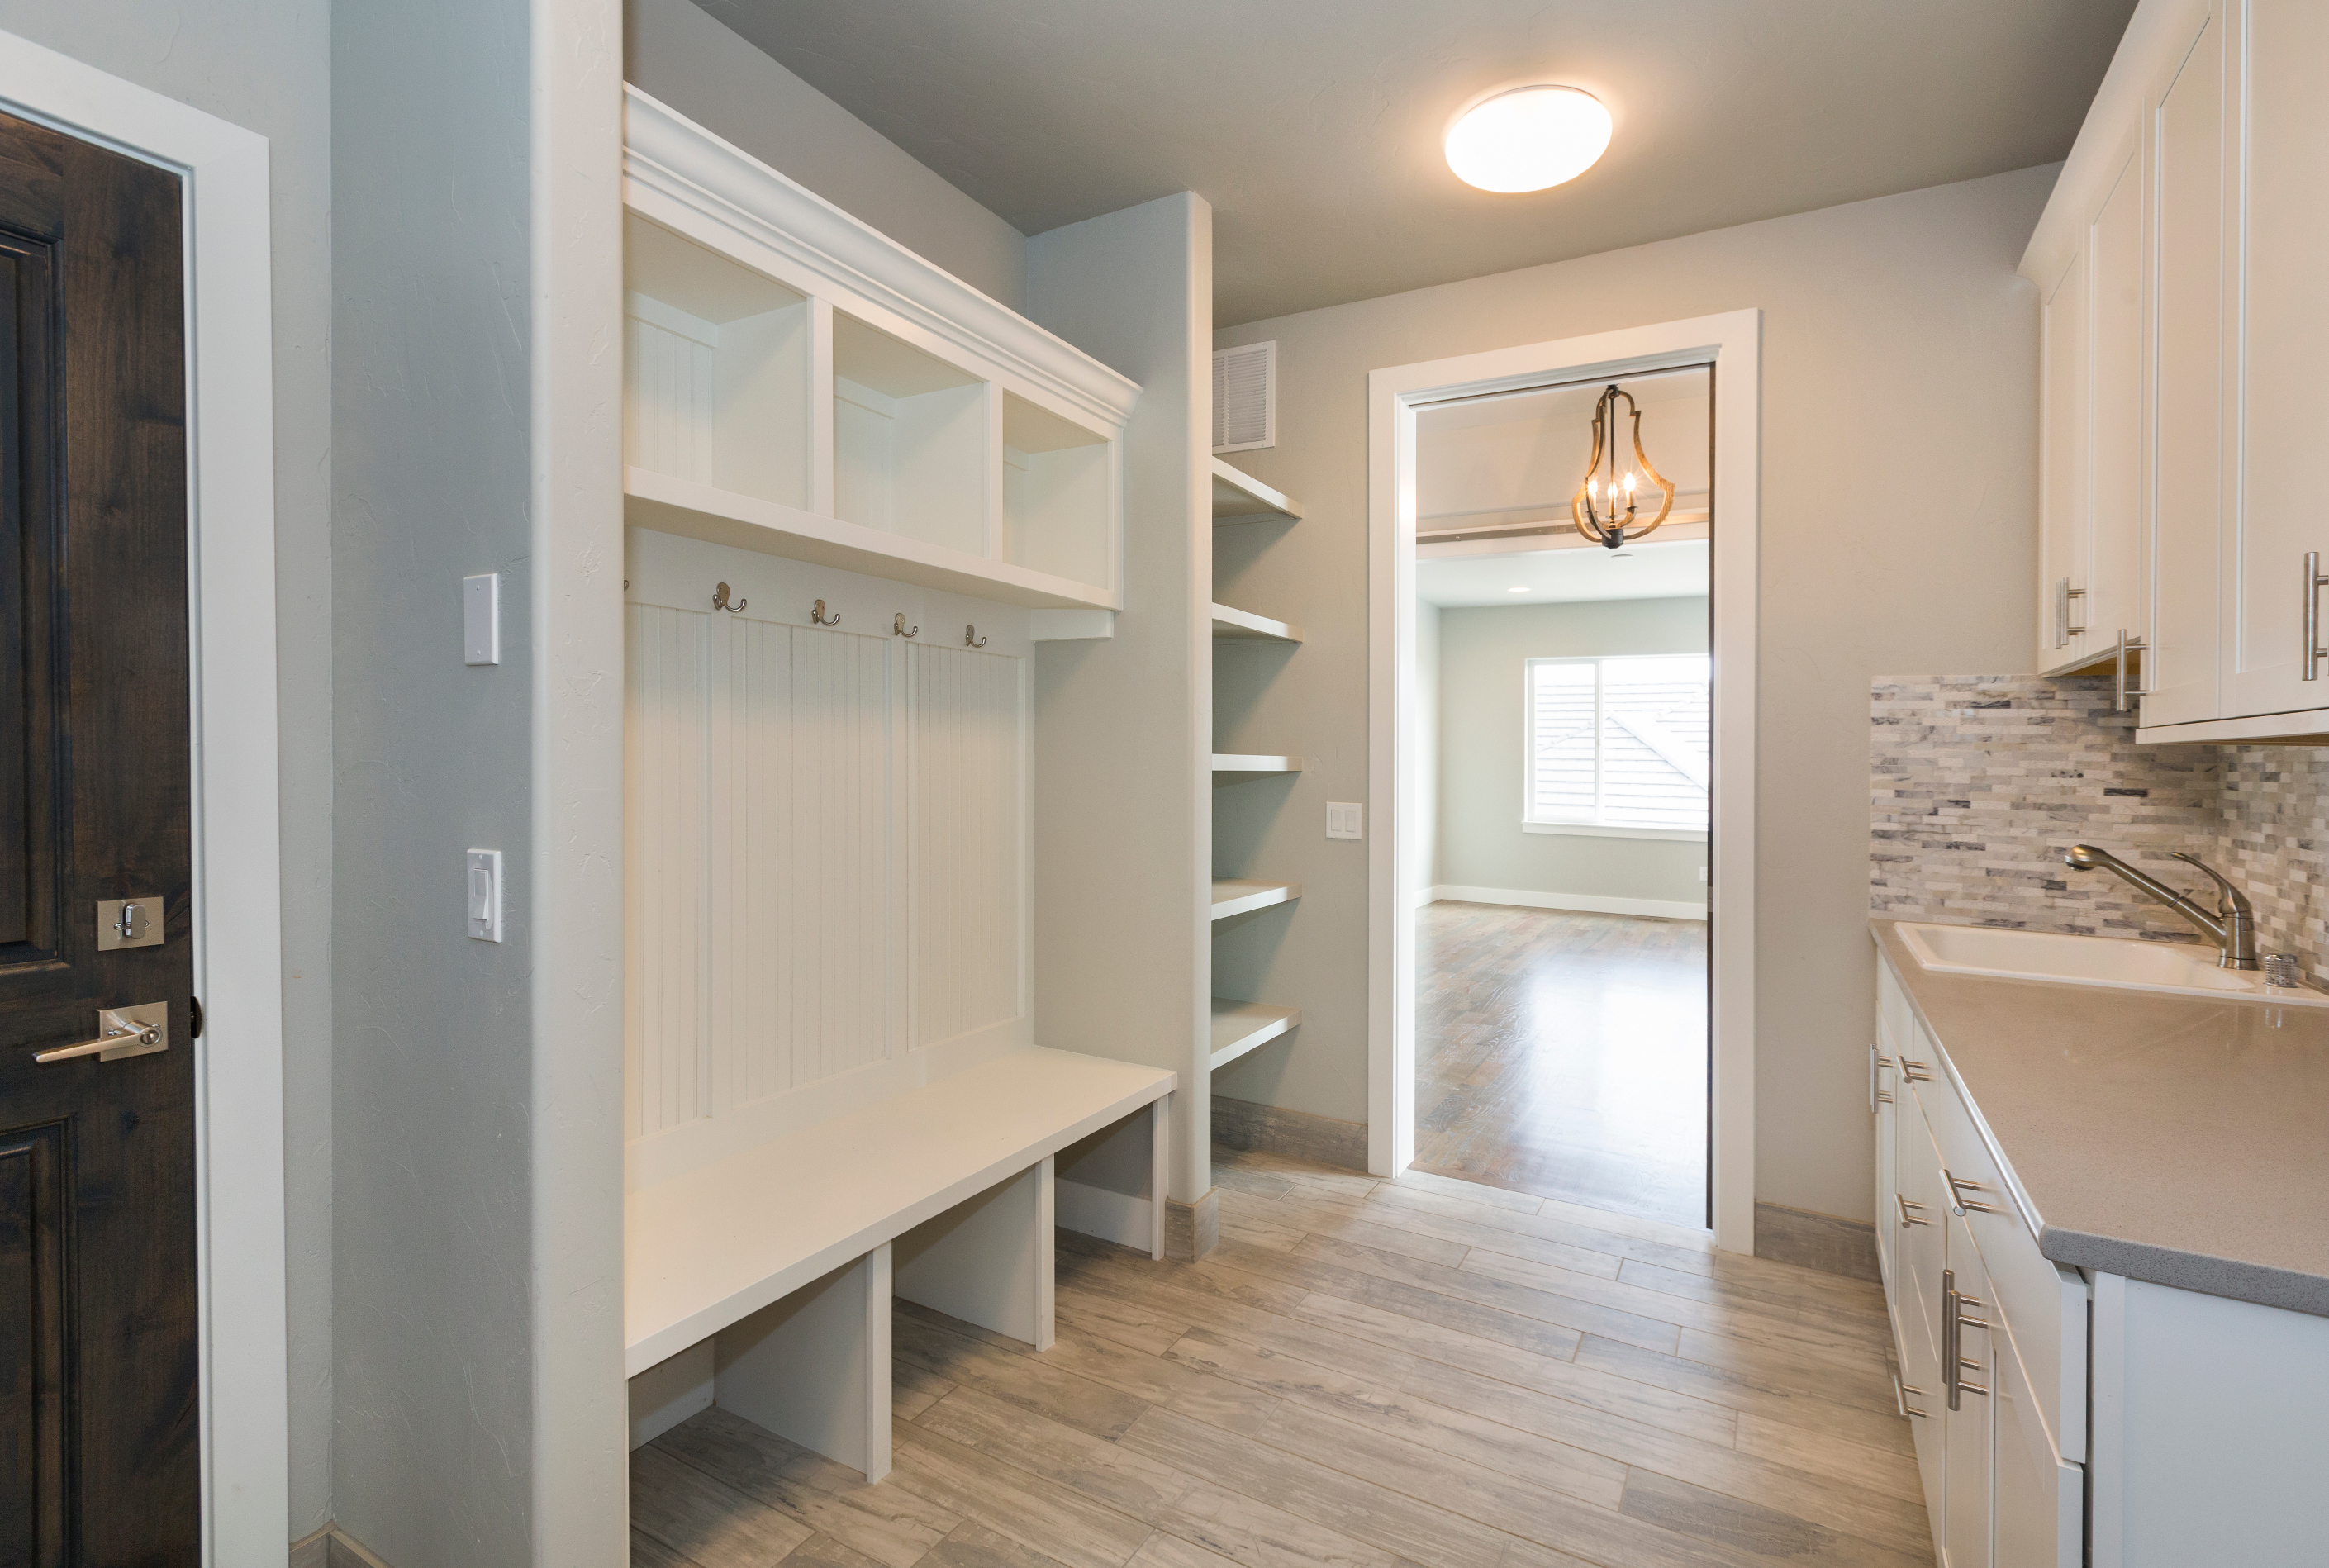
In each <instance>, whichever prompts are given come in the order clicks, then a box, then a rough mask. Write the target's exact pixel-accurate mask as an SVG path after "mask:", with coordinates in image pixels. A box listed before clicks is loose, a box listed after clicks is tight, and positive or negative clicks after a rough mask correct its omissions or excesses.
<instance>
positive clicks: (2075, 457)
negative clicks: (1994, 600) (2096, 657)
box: [2037, 253, 2107, 670]
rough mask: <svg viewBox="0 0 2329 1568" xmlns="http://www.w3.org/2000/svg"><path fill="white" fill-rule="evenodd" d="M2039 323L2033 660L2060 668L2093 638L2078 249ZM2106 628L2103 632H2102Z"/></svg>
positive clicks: (2083, 300)
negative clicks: (2089, 615)
mask: <svg viewBox="0 0 2329 1568" xmlns="http://www.w3.org/2000/svg"><path fill="white" fill-rule="evenodd" d="M2044 309H2045V319H2044V322H2043V324H2042V326H2041V329H2040V332H2041V335H2040V353H2041V358H2042V360H2043V361H2044V364H2043V365H2042V366H2041V370H2040V375H2041V378H2042V382H2041V392H2040V404H2039V407H2040V426H2039V441H2038V457H2039V464H2040V467H2041V468H2042V470H2043V477H2042V478H2041V481H2040V488H2039V496H2040V500H2041V511H2040V521H2039V532H2038V568H2039V581H2040V583H2041V589H2042V592H2041V599H2040V602H2039V605H2038V664H2037V667H2038V668H2039V669H2041V670H2051V669H2059V668H2060V667H2061V666H2064V665H2068V664H2075V663H2077V662H2079V660H2080V659H2082V658H2083V657H2084V656H2085V655H2086V652H2087V646H2088V644H2089V642H2090V641H2092V640H2093V639H2092V638H2090V637H2089V635H2088V634H2087V632H2086V631H2085V630H2083V629H2081V628H2085V627H2086V626H2087V618H2086V616H2085V614H2084V613H2083V611H2084V609H2085V608H2086V604H2085V601H2086V592H2087V581H2086V579H2087V563H2086V562H2085V561H2084V560H2083V559H2081V557H2082V556H2083V554H2084V551H2083V550H2082V548H2081V545H2082V543H2083V542H2084V541H2085V540H2086V538H2087V536H2088V520H2087V505H2088V492H2087V484H2088V468H2089V458H2090V453H2089V425H2088V412H2087V410H2088V389H2089V383H2090V380H2091V372H2090V368H2089V363H2088V358H2087V316H2088V295H2087V258H2086V256H2085V255H2084V254H2083V253H2082V254H2080V255H2079V256H2076V257H2073V258H2072V259H2071V261H2070V266H2069V267H2068V268H2066V269H2064V270H2063V273H2062V276H2061V277H2060V279H2056V281H2055V284H2054V287H2053V288H2052V290H2051V292H2050V293H2048V295H2047V296H2046V303H2045V307H2044ZM2106 635H2107V634H2106Z"/></svg>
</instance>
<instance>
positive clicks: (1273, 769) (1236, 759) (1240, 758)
mask: <svg viewBox="0 0 2329 1568" xmlns="http://www.w3.org/2000/svg"><path fill="white" fill-rule="evenodd" d="M1301 771H1302V759H1301V758H1299V757H1261V756H1256V755H1253V754H1251V753H1249V752H1242V751H1216V752H1214V753H1213V788H1214V789H1220V788H1221V786H1222V785H1224V784H1242V783H1244V782H1245V781H1246V780H1247V779H1274V778H1277V777H1278V776H1279V775H1281V774H1286V773H1299V772H1301Z"/></svg>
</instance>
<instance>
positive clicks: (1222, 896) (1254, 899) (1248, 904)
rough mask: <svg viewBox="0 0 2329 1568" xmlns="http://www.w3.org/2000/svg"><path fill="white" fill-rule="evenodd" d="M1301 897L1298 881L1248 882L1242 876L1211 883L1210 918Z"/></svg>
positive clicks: (1291, 900) (1247, 911) (1245, 911)
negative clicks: (1211, 912)
mask: <svg viewBox="0 0 2329 1568" xmlns="http://www.w3.org/2000/svg"><path fill="white" fill-rule="evenodd" d="M1301 896H1302V884H1301V883H1298V882H1252V881H1249V880H1247V879H1245V878H1242V877H1231V878H1216V879H1215V880H1214V882H1213V918H1214V919H1215V920H1217V921H1223V920H1227V919H1229V918H1230V916H1231V915H1241V914H1246V913H1249V912H1251V911H1254V910H1258V909H1268V907H1269V906H1270V905H1272V904H1278V903H1291V902H1294V901H1295V900H1296V899H1297V898H1300V897H1301Z"/></svg>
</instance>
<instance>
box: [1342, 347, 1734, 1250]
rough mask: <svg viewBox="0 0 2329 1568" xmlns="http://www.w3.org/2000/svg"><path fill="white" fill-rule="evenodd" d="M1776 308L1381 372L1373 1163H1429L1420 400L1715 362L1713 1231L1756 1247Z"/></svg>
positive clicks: (1373, 545) (1372, 486) (1371, 758)
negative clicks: (1766, 451) (1764, 682)
mask: <svg viewBox="0 0 2329 1568" xmlns="http://www.w3.org/2000/svg"><path fill="white" fill-rule="evenodd" d="M1761 350H1762V312H1760V311H1759V310H1734V311H1730V312H1727V313H1725V314H1723V315H1720V316H1698V317H1695V318H1693V319H1691V320H1688V321H1670V322H1664V323H1662V324H1660V325H1657V326H1639V327H1629V328H1627V329H1625V330H1623V331H1618V332H1602V333H1595V334H1593V335H1589V336H1585V337H1571V338H1563V339H1561V340H1559V341H1556V342H1552V343H1539V344H1531V345H1524V346H1522V347H1517V348H1504V349H1495V350H1492V351H1490V352H1488V353H1485V354H1461V355H1458V356H1457V357H1455V358H1451V359H1440V360H1429V361H1426V362H1424V363H1421V364H1407V365H1397V366H1393V367H1391V368H1389V369H1384V370H1377V371H1373V372H1371V373H1369V374H1368V377H1367V421H1368V423H1367V551H1368V574H1367V596H1368V612H1367V613H1368V628H1367V630H1368V645H1367V646H1368V656H1367V657H1368V670H1367V676H1368V681H1367V686H1368V690H1367V706H1368V723H1367V730H1368V782H1369V789H1370V793H1371V794H1372V796H1373V798H1374V800H1375V811H1376V820H1377V821H1379V822H1383V823H1387V824H1389V826H1390V831H1389V832H1386V833H1379V834H1377V835H1376V836H1375V838H1374V841H1373V843H1372V844H1371V845H1369V846H1368V862H1367V870H1368V901H1367V902H1368V914H1367V1167H1368V1168H1369V1169H1370V1170H1371V1171H1372V1172H1373V1173H1374V1174H1376V1175H1378V1176H1390V1175H1393V1174H1395V1173H1397V1172H1399V1171H1402V1170H1405V1169H1406V1168H1407V1167H1408V1165H1409V1164H1410V1162H1411V1161H1412V1160H1413V1159H1414V1157H1415V977H1414V969H1415V923H1414V919H1413V912H1414V909H1415V905H1416V902H1417V899H1418V897H1419V894H1421V893H1424V892H1425V891H1426V890H1424V889H1423V888H1421V887H1419V886H1416V885H1413V884H1414V882H1415V874H1414V869H1413V867H1411V866H1410V864H1409V863H1408V860H1407V857H1406V855H1405V853H1404V850H1403V847H1402V846H1403V845H1405V844H1407V843H1409V842H1410V841H1411V836H1412V835H1413V834H1414V833H1415V832H1416V831H1417V830H1418V825H1417V824H1415V823H1413V822H1411V821H1410V820H1409V817H1410V816H1411V814H1412V812H1413V810H1414V808H1415V800H1414V796H1413V793H1412V792H1411V791H1410V790H1409V789H1406V788H1405V785H1404V780H1402V779H1401V778H1400V758H1401V757H1402V756H1404V755H1405V754H1406V751H1407V747H1406V745H1405V741H1406V739H1407V725H1408V723H1409V722H1410V720H1409V715H1410V713H1411V711H1412V701H1411V694H1410V693H1409V692H1408V691H1407V689H1406V683H1407V679H1408V672H1409V671H1410V669H1411V667H1412V666H1413V662H1414V661H1413V650H1414V647H1415V411H1416V409H1417V408H1418V407H1419V406H1420V405H1422V404H1424V403H1428V402H1432V401H1438V400H1440V399H1444V398H1448V397H1456V396H1465V395H1470V394H1476V393H1480V392H1498V391H1506V390H1513V389H1517V388H1521V387H1526V386H1532V385H1541V384H1543V383H1548V382H1557V381H1581V380H1587V379H1598V378H1599V377H1602V376H1617V375H1638V374H1641V373H1645V372H1647V371H1652V370H1659V369H1664V368H1668V367H1672V366H1676V365H1684V364H1709V363H1711V364H1713V365H1714V366H1715V374H1714V423H1715V430H1716V439H1715V443H1714V493H1715V495H1716V496H1717V497H1718V500H1717V503H1716V504H1717V505H1718V506H1720V508H1721V524H1720V525H1719V526H1718V527H1717V528H1716V529H1715V530H1714V566H1713V593H1714V642H1713V653H1714V669H1715V681H1714V761H1715V787H1714V801H1713V818H1714V822H1713V829H1714V830H1713V843H1712V851H1713V853H1712V857H1711V863H1710V864H1711V866H1712V871H1711V875H1712V877H1713V885H1712V887H1711V890H1710V893H1709V906H1710V910H1709V912H1710V914H1711V921H1712V923H1711V926H1710V928H1709V934H1710V936H1711V940H1712V942H1713V949H1714V950H1713V974H1712V986H1713V993H1712V997H1711V1010H1712V1023H1713V1056H1714V1067H1713V1078H1714V1084H1713V1144H1714V1148H1713V1159H1712V1172H1711V1175H1712V1179H1713V1185H1714V1242H1715V1245H1716V1246H1718V1247H1721V1248H1723V1249H1725V1250H1727V1251H1730V1252H1753V1251H1754V1250H1755V640H1756V632H1755V627H1756V614H1757V609H1758V606H1757V603H1756V559H1757V547H1756V529H1757V503H1758V498H1759V485H1760V480H1759V461H1760V454H1761V449H1762V437H1761V432H1760V428H1759V419H1760V413H1761V406H1762V371H1761V364H1760V360H1761Z"/></svg>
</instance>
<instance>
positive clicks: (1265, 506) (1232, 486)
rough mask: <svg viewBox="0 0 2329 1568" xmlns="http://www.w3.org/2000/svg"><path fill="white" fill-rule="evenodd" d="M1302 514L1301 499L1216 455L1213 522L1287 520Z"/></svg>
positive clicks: (1214, 463) (1214, 460) (1214, 462)
mask: <svg viewBox="0 0 2329 1568" xmlns="http://www.w3.org/2000/svg"><path fill="white" fill-rule="evenodd" d="M1301 515H1302V503H1301V502H1299V501H1297V500H1293V499H1291V498H1290V497H1288V496H1286V495H1284V494H1282V493H1281V492H1279V491H1277V490H1273V489H1271V488H1270V487H1269V486H1267V485H1265V484H1263V483H1262V482H1261V481H1260V480H1259V479H1257V478H1255V477H1253V476H1252V475H1250V474H1245V473H1240V472H1239V471H1238V470H1237V469H1235V468H1231V467H1230V466H1229V465H1228V464H1227V463H1224V462H1222V461H1221V459H1220V458H1214V459H1213V522H1214V523H1215V524H1217V525H1218V524H1222V523H1250V522H1254V521H1256V520H1257V519H1260V518H1267V517H1276V518H1285V519H1287V520H1288V521H1291V520H1294V519H1297V518H1299V517H1300V516H1301Z"/></svg>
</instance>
